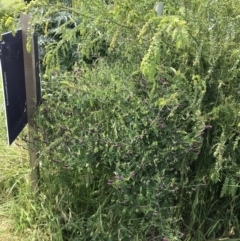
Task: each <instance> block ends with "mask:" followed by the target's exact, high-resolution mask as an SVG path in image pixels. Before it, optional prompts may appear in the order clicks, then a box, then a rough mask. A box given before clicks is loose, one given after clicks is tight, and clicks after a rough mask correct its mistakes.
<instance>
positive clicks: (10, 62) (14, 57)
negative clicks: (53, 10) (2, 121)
mask: <svg viewBox="0 0 240 241" xmlns="http://www.w3.org/2000/svg"><path fill="white" fill-rule="evenodd" d="M34 47H35V48H37V36H36V35H34ZM36 53H38V51H36ZM36 59H37V61H36V62H35V63H36V66H35V67H36V80H37V81H36V82H37V83H36V85H37V92H38V94H37V96H38V100H37V104H39V103H40V95H41V94H40V78H39V62H38V54H37V56H36ZM0 68H1V70H2V80H3V89H4V98H5V110H6V118H7V131H8V143H9V145H10V144H11V143H12V142H13V141H14V140H15V139H16V137H17V136H18V135H19V133H20V132H21V131H22V129H23V128H24V126H25V125H26V124H27V106H26V86H25V74H24V57H23V43H22V31H21V30H18V31H17V32H16V35H15V36H13V35H12V33H11V32H8V33H5V34H3V35H2V41H0Z"/></svg>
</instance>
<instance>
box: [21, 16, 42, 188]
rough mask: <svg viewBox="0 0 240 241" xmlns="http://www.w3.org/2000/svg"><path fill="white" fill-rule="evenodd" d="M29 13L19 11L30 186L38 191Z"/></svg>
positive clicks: (33, 79)
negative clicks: (28, 46)
mask: <svg viewBox="0 0 240 241" xmlns="http://www.w3.org/2000/svg"><path fill="white" fill-rule="evenodd" d="M29 21H30V15H25V14H23V13H21V25H22V42H23V56H24V72H25V85H26V98H27V116H28V130H29V157H30V166H31V174H30V180H31V187H32V190H33V191H34V192H36V191H38V184H39V164H38V162H37V151H36V148H35V146H34V137H33V134H34V128H33V126H34V119H33V117H34V113H35V111H36V103H37V86H36V63H35V50H34V44H33V41H32V43H31V51H30V52H28V51H27V35H28V33H29V30H30V28H31V25H29Z"/></svg>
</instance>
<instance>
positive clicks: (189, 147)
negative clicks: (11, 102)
mask: <svg viewBox="0 0 240 241" xmlns="http://www.w3.org/2000/svg"><path fill="white" fill-rule="evenodd" d="M154 5H155V1H146V0H139V1H138V2H137V3H136V1H133V0H126V1H125V0H121V1H120V0H119V1H118V0H113V1H102V0H95V1H94V2H93V3H89V1H85V0H82V1H77V0H75V1H53V0H52V1H51V0H49V1H41V0H38V1H33V2H31V3H30V4H29V5H28V6H27V7H23V6H22V7H21V8H18V9H17V10H15V12H14V16H15V17H13V18H12V17H8V16H6V15H5V17H2V21H1V23H2V26H3V24H5V23H7V24H5V27H8V28H10V29H11V28H12V29H14V28H15V27H16V25H17V24H18V19H17V16H18V13H19V11H23V10H24V11H25V12H29V13H31V14H32V16H33V20H32V24H33V25H34V26H35V27H36V30H37V31H38V33H39V46H40V56H41V62H42V88H43V103H42V105H41V107H40V108H39V110H38V112H37V113H36V127H35V129H36V133H35V135H36V146H37V149H38V150H39V162H40V164H41V182H40V183H41V185H40V193H39V195H38V197H37V198H36V197H35V198H34V196H32V194H31V193H30V192H29V191H30V190H29V189H28V188H27V187H28V185H27V184H26V182H24V181H21V182H20V183H21V185H23V186H24V185H25V186H24V189H21V185H19V187H18V188H17V190H16V192H17V195H16V196H18V197H19V196H20V198H19V199H18V200H17V201H16V203H17V204H16V205H18V206H17V207H19V208H16V209H15V211H14V213H13V214H14V215H15V216H16V218H17V217H19V216H20V222H19V223H20V224H21V225H19V226H18V232H19V233H24V232H26V230H33V231H34V232H32V234H31V240H69V241H70V240H71V241H74V240H84V241H85V240H109V241H110V240H113V241H115V240H122V241H125V240H126V241H128V240H136V241H140V240H144V241H147V240H148V241H150V240H165V241H166V240H168V241H170V240H171V241H173V240H176V241H180V240H186V241H190V240H193V241H195V240H197V241H202V240H220V238H225V240H239V239H238V237H239V236H240V229H239V219H240V216H239V207H240V200H239V180H240V172H239V150H238V148H239V139H240V138H239V132H240V129H239V127H240V125H239V123H240V120H239V117H240V115H239V107H240V106H239V90H238V87H239V59H240V58H239V57H240V56H239V46H238V45H239V44H238V43H239V40H240V39H239V38H240V37H239V36H240V35H239V34H240V32H239V31H240V30H239V24H240V23H239V21H240V20H239V19H240V18H239V10H238V9H239V7H240V4H239V3H238V1H235V0H230V1H228V2H226V1H224V0H218V1H215V0H207V1H203V0H197V1H190V0H180V1H171V2H166V3H165V7H164V14H163V16H157V14H156V12H155V11H154ZM21 190H24V192H23V193H22V192H21ZM20 194H23V195H20ZM12 195H14V194H12Z"/></svg>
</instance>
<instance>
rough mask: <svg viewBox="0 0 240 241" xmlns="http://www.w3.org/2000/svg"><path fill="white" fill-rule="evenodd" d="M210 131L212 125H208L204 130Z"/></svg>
mask: <svg viewBox="0 0 240 241" xmlns="http://www.w3.org/2000/svg"><path fill="white" fill-rule="evenodd" d="M209 129H212V126H211V125H206V126H205V127H204V130H209Z"/></svg>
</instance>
